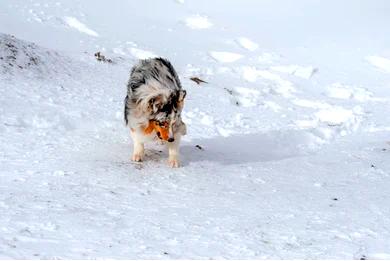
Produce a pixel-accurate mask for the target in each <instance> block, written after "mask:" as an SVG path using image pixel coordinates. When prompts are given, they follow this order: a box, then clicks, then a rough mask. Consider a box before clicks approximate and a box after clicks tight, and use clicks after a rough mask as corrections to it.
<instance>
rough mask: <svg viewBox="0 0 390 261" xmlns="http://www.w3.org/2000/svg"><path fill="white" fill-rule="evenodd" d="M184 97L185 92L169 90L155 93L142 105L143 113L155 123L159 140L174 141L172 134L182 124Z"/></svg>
mask: <svg viewBox="0 0 390 261" xmlns="http://www.w3.org/2000/svg"><path fill="white" fill-rule="evenodd" d="M185 97H186V91H185V90H169V91H163V92H157V93H155V95H153V96H150V97H149V99H147V102H145V103H144V106H145V108H144V111H145V112H147V113H148V114H149V119H150V120H153V121H155V122H156V127H157V128H156V133H157V136H158V137H159V138H160V139H162V140H166V141H168V142H172V141H174V139H175V137H174V133H176V132H177V130H178V129H179V128H180V125H181V124H182V121H181V111H182V109H183V106H184V98H185ZM159 129H161V130H159ZM166 132H167V133H168V135H166V134H165V133H166Z"/></svg>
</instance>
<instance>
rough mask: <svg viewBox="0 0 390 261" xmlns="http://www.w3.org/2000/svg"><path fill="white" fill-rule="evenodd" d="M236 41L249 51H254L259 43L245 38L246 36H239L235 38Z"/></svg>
mask: <svg viewBox="0 0 390 261" xmlns="http://www.w3.org/2000/svg"><path fill="white" fill-rule="evenodd" d="M237 43H238V44H239V45H240V46H241V47H242V48H244V49H247V50H249V51H252V52H253V51H255V50H256V49H257V48H259V45H258V44H257V43H255V42H253V41H252V40H250V39H248V38H246V37H239V38H237Z"/></svg>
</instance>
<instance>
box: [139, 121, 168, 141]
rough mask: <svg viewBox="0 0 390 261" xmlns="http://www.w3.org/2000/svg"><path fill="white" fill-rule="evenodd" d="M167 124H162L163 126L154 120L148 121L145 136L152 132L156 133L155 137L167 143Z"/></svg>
mask: <svg viewBox="0 0 390 261" xmlns="http://www.w3.org/2000/svg"><path fill="white" fill-rule="evenodd" d="M168 127H169V126H168V123H167V122H164V123H163V124H161V123H159V122H157V121H155V120H150V121H149V125H148V126H147V127H146V128H145V129H144V133H145V134H150V133H152V132H153V131H156V134H157V136H158V137H159V138H160V139H162V140H165V141H167V140H168V138H169V128H168Z"/></svg>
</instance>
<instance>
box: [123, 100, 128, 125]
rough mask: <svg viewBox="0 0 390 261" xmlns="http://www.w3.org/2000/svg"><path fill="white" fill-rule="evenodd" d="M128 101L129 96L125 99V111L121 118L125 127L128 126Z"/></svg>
mask: <svg viewBox="0 0 390 261" xmlns="http://www.w3.org/2000/svg"><path fill="white" fill-rule="evenodd" d="M128 101H129V95H126V98H125V110H124V113H123V116H124V118H125V123H126V126H127V125H128V124H129V119H128V118H127V116H128V115H129V110H130V108H129V105H128Z"/></svg>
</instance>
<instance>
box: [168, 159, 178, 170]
mask: <svg viewBox="0 0 390 261" xmlns="http://www.w3.org/2000/svg"><path fill="white" fill-rule="evenodd" d="M168 165H169V166H170V167H171V168H178V167H180V163H179V160H178V159H169V160H168Z"/></svg>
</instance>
